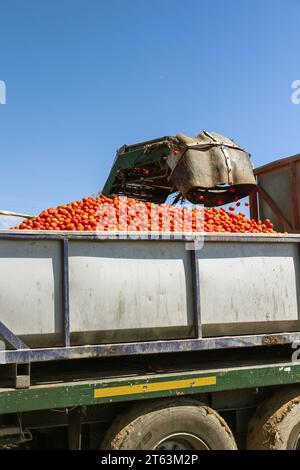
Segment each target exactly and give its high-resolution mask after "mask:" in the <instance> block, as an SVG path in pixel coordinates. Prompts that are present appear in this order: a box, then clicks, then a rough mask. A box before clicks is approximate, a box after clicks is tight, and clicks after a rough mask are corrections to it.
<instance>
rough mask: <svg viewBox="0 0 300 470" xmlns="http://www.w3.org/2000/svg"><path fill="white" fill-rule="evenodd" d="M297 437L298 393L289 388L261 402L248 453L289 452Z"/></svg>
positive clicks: (251, 428)
mask: <svg viewBox="0 0 300 470" xmlns="http://www.w3.org/2000/svg"><path fill="white" fill-rule="evenodd" d="M299 436H300V389H299V388H298V387H297V388H288V389H286V390H284V391H283V392H278V393H276V394H275V395H274V396H273V397H271V398H269V399H267V400H266V401H265V402H263V403H262V404H261V405H259V407H258V408H257V410H256V413H255V415H254V417H253V418H252V420H251V422H250V424H249V428H248V436H247V449H249V450H292V449H294V446H295V443H296V441H297V438H299Z"/></svg>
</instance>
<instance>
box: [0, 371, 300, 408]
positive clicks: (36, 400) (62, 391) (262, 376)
mask: <svg viewBox="0 0 300 470" xmlns="http://www.w3.org/2000/svg"><path fill="white" fill-rule="evenodd" d="M211 377H215V379H216V380H215V383H214V384H212V385H201V386H197V385H196V386H192V387H187V388H182V387H180V388H178V389H176V388H173V389H172V390H168V389H165V390H160V391H154V392H152V391H150V390H149V391H145V392H141V393H129V394H118V395H116V396H112V395H111V391H112V389H114V388H115V390H116V391H118V388H119V387H129V388H131V387H135V386H139V385H142V386H143V387H142V388H143V389H145V390H146V389H147V386H148V385H149V384H154V385H152V388H153V386H154V388H155V384H158V383H162V382H163V383H164V384H165V383H166V382H168V381H169V382H171V381H172V382H174V381H176V380H179V381H182V380H185V379H189V380H193V379H195V380H197V379H201V378H203V379H204V383H205V379H206V378H211ZM287 384H300V364H299V363H284V364H277V365H269V366H254V367H253V366H252V367H240V368H232V369H215V370H206V371H203V370H202V371H192V372H182V373H178V372H177V373H168V374H155V375H153V374H151V375H150V374H148V375H141V376H139V377H137V376H134V377H128V376H127V377H122V378H118V379H116V378H115V377H114V378H112V379H107V378H106V379H101V380H100V379H98V380H97V379H96V380H89V381H79V382H65V383H59V384H57V383H52V384H44V385H34V386H31V387H30V388H29V389H23V390H18V389H7V388H6V389H0V414H6V413H17V412H26V411H34V410H46V409H50V408H68V407H74V406H84V405H86V406H88V405H97V404H106V403H117V402H127V401H133V400H143V399H147V398H162V397H170V396H179V395H191V394H200V393H207V392H220V391H225V390H237V389H247V388H248V389H249V388H260V387H267V386H272V385H273V386H279V385H287ZM99 389H101V391H102V393H103V392H104V394H105V389H110V396H102V397H101V398H95V391H97V390H99ZM119 390H120V388H119Z"/></svg>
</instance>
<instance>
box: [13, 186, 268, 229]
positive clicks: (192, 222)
mask: <svg viewBox="0 0 300 470" xmlns="http://www.w3.org/2000/svg"><path fill="white" fill-rule="evenodd" d="M229 191H230V192H235V188H234V187H231V188H230V189H229ZM199 199H201V200H202V199H203V196H199ZM234 201H235V202H236V206H229V212H227V211H226V210H225V208H224V207H222V208H220V209H217V208H216V207H213V208H211V209H202V208H192V209H191V210H189V209H187V208H186V207H184V208H178V207H173V206H170V205H168V204H159V205H158V204H153V203H151V202H146V203H144V202H141V201H137V200H134V199H126V197H124V196H121V197H115V198H113V199H110V198H107V197H104V196H101V197H98V198H93V197H89V198H83V200H82V201H75V202H71V203H69V204H66V205H60V206H58V207H57V208H53V207H51V208H49V209H47V210H44V211H43V212H41V214H40V215H39V216H38V217H36V218H35V219H33V220H25V221H23V222H22V223H21V224H20V225H19V226H18V227H16V228H18V229H20V230H72V231H73V230H78V231H82V230H85V231H90V230H92V231H96V230H99V231H117V230H120V231H126V230H129V231H134V232H135V231H156V232H158V231H159V232H168V231H171V232H201V231H206V232H222V233H223V232H230V233H238V232H240V233H247V232H248V233H274V230H273V224H272V222H271V221H270V220H269V219H266V220H265V221H264V222H263V221H261V220H259V221H255V220H249V219H247V217H246V216H245V214H243V213H242V212H240V213H238V214H237V213H234V211H235V208H236V207H239V206H240V205H241V203H240V202H238V197H235V198H234ZM217 204H218V205H222V204H223V202H222V200H221V199H218V200H217ZM245 205H246V206H247V205H249V204H248V203H245Z"/></svg>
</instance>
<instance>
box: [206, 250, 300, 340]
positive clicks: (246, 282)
mask: <svg viewBox="0 0 300 470" xmlns="http://www.w3.org/2000/svg"><path fill="white" fill-rule="evenodd" d="M198 266H199V274H200V299H201V316H202V322H203V332H204V335H206V336H213V335H241V334H254V333H264V332H268V333H272V332H278V331H281V332H283V331H295V330H298V331H299V329H300V323H299V253H298V246H297V245H296V244H280V245H278V244H270V243H260V244H257V243H250V242H249V243H239V244H237V243H226V245H225V244H221V243H205V244H204V247H203V249H202V250H200V251H199V260H198Z"/></svg>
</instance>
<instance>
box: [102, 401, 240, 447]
mask: <svg viewBox="0 0 300 470" xmlns="http://www.w3.org/2000/svg"><path fill="white" fill-rule="evenodd" d="M101 448H102V449H109V450H139V449H145V450H152V449H156V450H215V449H221V450H234V449H236V448H237V447H236V443H235V440H234V437H233V435H232V432H231V430H230V429H229V427H228V426H227V424H226V422H225V421H224V419H223V418H222V417H221V416H220V415H219V414H218V413H216V412H215V411H214V410H212V409H211V408H209V407H208V406H206V405H204V404H202V403H199V402H197V401H196V400H185V399H175V400H169V399H167V400H159V401H148V402H147V403H146V404H145V403H140V404H138V405H135V406H134V407H133V408H131V409H130V410H129V411H128V412H125V413H123V414H122V415H121V416H120V417H118V418H117V419H116V421H115V422H114V423H113V424H112V426H111V427H110V429H109V430H108V432H107V433H106V436H105V438H104V441H103V443H102V446H101Z"/></svg>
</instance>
